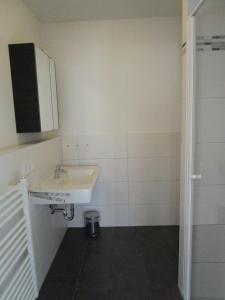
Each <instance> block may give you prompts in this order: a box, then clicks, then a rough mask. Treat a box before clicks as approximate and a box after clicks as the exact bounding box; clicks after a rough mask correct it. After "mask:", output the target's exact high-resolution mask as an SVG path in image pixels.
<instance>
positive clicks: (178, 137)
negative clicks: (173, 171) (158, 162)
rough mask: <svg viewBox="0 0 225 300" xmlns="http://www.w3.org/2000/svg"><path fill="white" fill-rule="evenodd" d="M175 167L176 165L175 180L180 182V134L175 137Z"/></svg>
mask: <svg viewBox="0 0 225 300" xmlns="http://www.w3.org/2000/svg"><path fill="white" fill-rule="evenodd" d="M176 159H177V161H176V165H177V180H178V181H179V180H180V173H181V137H180V134H178V135H177V146H176Z"/></svg>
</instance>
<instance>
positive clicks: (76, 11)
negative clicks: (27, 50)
mask: <svg viewBox="0 0 225 300" xmlns="http://www.w3.org/2000/svg"><path fill="white" fill-rule="evenodd" d="M23 1H24V3H25V4H26V5H27V6H28V7H29V8H30V9H31V10H32V11H33V12H34V14H35V15H36V16H37V18H38V19H39V20H40V21H41V22H46V23H47V22H68V21H82V20H104V19H123V18H146V17H162V16H179V15H181V3H182V0H23Z"/></svg>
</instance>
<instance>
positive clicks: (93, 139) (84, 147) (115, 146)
mask: <svg viewBox="0 0 225 300" xmlns="http://www.w3.org/2000/svg"><path fill="white" fill-rule="evenodd" d="M79 149H80V159H97V158H101V159H102V158H126V157H127V141H126V136H125V135H110V134H108V135H106V134H105V135H80V136H79Z"/></svg>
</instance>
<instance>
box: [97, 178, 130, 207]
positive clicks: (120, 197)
mask: <svg viewBox="0 0 225 300" xmlns="http://www.w3.org/2000/svg"><path fill="white" fill-rule="evenodd" d="M91 203H92V204H98V205H112V204H118V205H121V204H128V183H127V182H97V184H96V186H95V188H94V191H93V198H92V200H91Z"/></svg>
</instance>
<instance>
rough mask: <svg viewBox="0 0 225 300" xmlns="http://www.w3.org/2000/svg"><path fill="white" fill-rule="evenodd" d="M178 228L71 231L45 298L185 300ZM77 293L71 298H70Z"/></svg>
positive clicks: (49, 278) (42, 295)
mask: <svg viewBox="0 0 225 300" xmlns="http://www.w3.org/2000/svg"><path fill="white" fill-rule="evenodd" d="M178 241H179V231H178V227H176V226H152V227H117V228H101V233H100V236H99V237H98V238H96V239H88V238H87V237H86V236H85V230H84V229H81V228H73V229H72V228H71V229H69V230H68V231H67V233H66V235H65V238H64V240H63V242H62V244H61V246H60V249H59V251H58V253H57V255H56V258H55V260H54V262H53V264H52V266H51V268H50V271H49V273H48V276H47V278H46V280H45V282H44V285H43V288H42V289H41V292H40V298H39V299H40V300H45V299H48V300H51V299H54V300H58V299H59V300H64V299H66V300H70V299H75V300H86V299H90V300H120V299H121V300H181V297H180V294H179V292H178V288H177V277H178V274H177V273H178ZM71 297H72V298H71Z"/></svg>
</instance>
